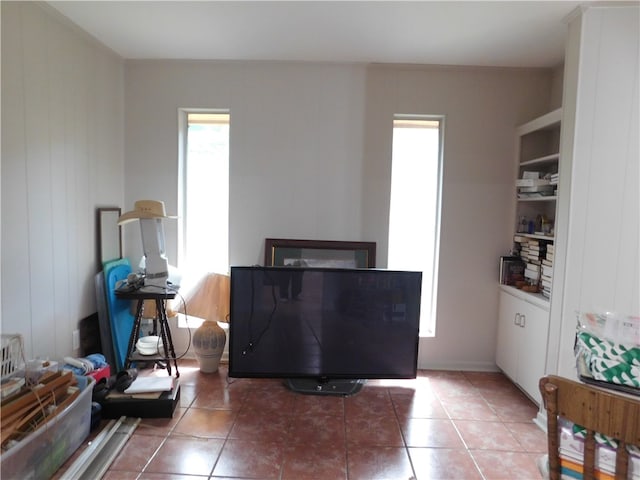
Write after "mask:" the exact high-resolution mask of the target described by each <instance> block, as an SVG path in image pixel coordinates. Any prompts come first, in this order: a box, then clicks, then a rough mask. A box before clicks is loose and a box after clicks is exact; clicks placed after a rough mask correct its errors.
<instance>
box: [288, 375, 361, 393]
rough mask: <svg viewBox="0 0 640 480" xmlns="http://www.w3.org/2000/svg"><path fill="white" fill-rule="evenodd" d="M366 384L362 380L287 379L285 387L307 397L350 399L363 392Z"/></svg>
mask: <svg viewBox="0 0 640 480" xmlns="http://www.w3.org/2000/svg"><path fill="white" fill-rule="evenodd" d="M365 382H366V380H360V379H323V378H287V379H286V380H285V385H286V386H287V387H288V388H289V389H290V390H292V391H294V392H297V393H304V394H307V395H340V396H343V397H348V396H349V395H355V394H356V393H358V392H359V391H360V390H362V387H363V386H364V384H365Z"/></svg>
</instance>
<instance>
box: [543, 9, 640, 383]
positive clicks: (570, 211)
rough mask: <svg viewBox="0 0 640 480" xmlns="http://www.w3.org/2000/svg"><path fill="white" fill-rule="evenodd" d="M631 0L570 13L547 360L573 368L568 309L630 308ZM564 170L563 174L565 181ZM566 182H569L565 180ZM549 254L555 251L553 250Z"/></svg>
mask: <svg viewBox="0 0 640 480" xmlns="http://www.w3.org/2000/svg"><path fill="white" fill-rule="evenodd" d="M639 25H640V7H638V6H637V5H636V6H626V7H623V6H613V7H590V8H587V9H585V10H584V11H582V12H579V13H578V15H577V16H576V17H575V18H574V19H573V20H572V21H571V23H570V29H569V33H570V37H569V48H568V50H567V70H566V72H565V80H566V82H565V106H564V110H563V114H564V115H563V124H562V128H563V130H564V134H563V140H562V145H561V158H562V161H561V171H560V181H561V182H563V183H561V185H560V189H561V191H562V192H565V191H569V189H568V188H567V187H569V186H570V194H569V195H565V194H564V193H563V194H562V196H561V202H562V204H561V210H560V211H561V213H562V214H563V216H564V219H563V220H562V221H561V223H560V225H562V230H561V231H560V232H558V235H559V240H560V243H559V245H558V248H559V249H561V254H562V255H563V256H565V257H566V262H565V268H564V270H563V271H561V272H559V275H556V274H555V273H554V284H555V283H556V282H561V284H560V285H559V287H560V289H559V290H558V293H559V294H560V295H561V297H560V298H557V297H556V287H555V285H554V298H553V301H552V309H551V337H550V357H549V364H548V368H547V370H548V371H549V372H551V373H558V374H560V375H563V376H567V377H573V378H575V376H576V373H575V360H574V354H573V342H574V337H575V326H576V312H588V311H595V312H602V311H611V312H620V313H624V314H633V315H638V314H640V268H639V267H640V196H639V193H638V184H639V183H640V161H639V159H640V125H639V120H638V117H639V113H640V112H639V110H640V109H639V107H638V106H639V105H640V97H639V93H638V88H639V85H640V48H639V47H640V28H639V27H638V26H639ZM569 180H570V181H569ZM569 184H570V185H569ZM556 255H557V254H556Z"/></svg>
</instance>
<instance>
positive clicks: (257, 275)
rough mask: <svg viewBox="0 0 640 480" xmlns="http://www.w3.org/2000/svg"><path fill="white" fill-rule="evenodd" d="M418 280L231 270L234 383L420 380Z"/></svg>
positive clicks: (341, 272) (320, 271)
mask: <svg viewBox="0 0 640 480" xmlns="http://www.w3.org/2000/svg"><path fill="white" fill-rule="evenodd" d="M421 283H422V274H421V273H420V272H408V271H392V270H376V269H340V268H310V267H309V268H307V267H258V266H254V267H232V268H231V310H230V314H231V318H230V325H229V375H230V376H232V377H275V378H304V377H310V378H317V379H373V378H415V376H416V370H417V356H418V328H419V321H420V290H421Z"/></svg>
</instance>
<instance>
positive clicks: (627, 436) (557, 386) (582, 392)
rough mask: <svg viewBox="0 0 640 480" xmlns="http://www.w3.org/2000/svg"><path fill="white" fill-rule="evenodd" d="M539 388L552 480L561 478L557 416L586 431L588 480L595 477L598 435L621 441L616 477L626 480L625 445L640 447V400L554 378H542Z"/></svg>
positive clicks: (627, 461) (627, 466)
mask: <svg viewBox="0 0 640 480" xmlns="http://www.w3.org/2000/svg"><path fill="white" fill-rule="evenodd" d="M539 385H540V393H541V394H542V400H543V402H544V407H545V409H546V411H547V443H548V450H549V452H548V453H549V478H550V479H551V480H559V479H560V478H561V465H560V455H559V448H560V439H559V436H560V435H559V431H558V417H562V418H565V419H567V420H569V421H570V422H572V423H574V424H576V425H580V426H581V427H583V428H585V429H586V438H585V447H584V459H583V471H584V478H585V480H591V479H594V478H596V465H595V463H596V453H595V451H596V443H595V438H594V435H595V433H596V432H597V433H601V434H603V435H606V436H608V437H611V438H613V439H615V440H616V441H617V442H618V448H617V450H616V464H615V469H616V471H615V478H627V472H628V468H629V455H628V453H627V449H626V446H627V445H635V446H637V447H640V401H639V400H636V399H634V398H630V397H627V396H623V395H620V394H616V393H613V392H609V391H605V390H603V389H602V388H599V387H594V386H591V385H587V384H583V383H578V382H574V381H573V380H569V379H567V378H562V377H558V376H554V375H549V376H547V377H543V378H541V379H540V384H539Z"/></svg>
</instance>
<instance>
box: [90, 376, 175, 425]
mask: <svg viewBox="0 0 640 480" xmlns="http://www.w3.org/2000/svg"><path fill="white" fill-rule="evenodd" d="M179 402H180V382H179V381H178V379H176V380H175V383H174V387H173V389H172V390H171V391H169V392H162V394H160V396H159V397H158V398H150V395H144V394H142V395H140V394H136V395H125V394H116V393H115V392H114V393H113V394H109V395H107V397H106V398H105V399H104V401H103V402H102V404H101V405H102V418H120V417H121V416H123V415H124V416H125V417H140V418H171V417H173V412H174V410H175V409H176V406H177V405H178V403H179Z"/></svg>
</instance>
